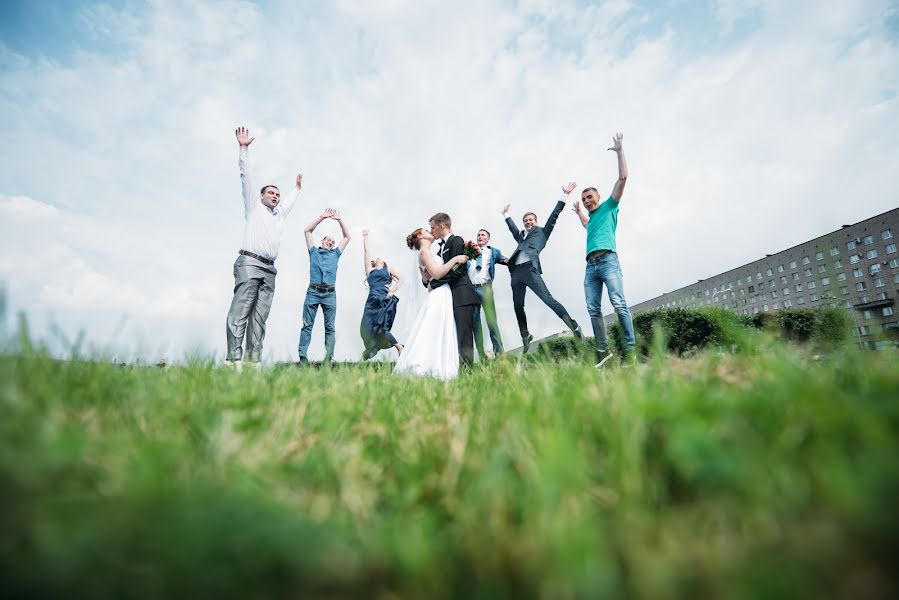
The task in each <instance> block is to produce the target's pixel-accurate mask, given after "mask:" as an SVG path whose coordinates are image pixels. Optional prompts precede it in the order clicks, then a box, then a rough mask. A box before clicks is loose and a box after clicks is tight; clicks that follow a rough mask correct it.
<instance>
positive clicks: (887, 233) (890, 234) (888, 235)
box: [880, 229, 893, 240]
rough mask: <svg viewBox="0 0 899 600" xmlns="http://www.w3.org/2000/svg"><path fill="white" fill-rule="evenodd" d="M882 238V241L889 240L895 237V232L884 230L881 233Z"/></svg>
mask: <svg viewBox="0 0 899 600" xmlns="http://www.w3.org/2000/svg"><path fill="white" fill-rule="evenodd" d="M880 237H881V239H884V240H888V239H890V238H891V237H893V232H892V231H891V230H889V229H884V230H883V231H881V232H880Z"/></svg>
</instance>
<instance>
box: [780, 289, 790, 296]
mask: <svg viewBox="0 0 899 600" xmlns="http://www.w3.org/2000/svg"><path fill="white" fill-rule="evenodd" d="M781 293H782V294H783V295H784V296H789V295H790V288H784V289H783V292H781Z"/></svg>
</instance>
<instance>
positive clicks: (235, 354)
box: [225, 254, 278, 362]
mask: <svg viewBox="0 0 899 600" xmlns="http://www.w3.org/2000/svg"><path fill="white" fill-rule="evenodd" d="M277 273H278V271H277V270H276V269H275V267H274V266H273V265H267V264H265V263H264V262H261V261H258V260H256V259H255V258H250V257H249V256H244V255H242V254H241V255H238V257H237V260H235V261H234V297H233V298H232V299H231V308H229V309H228V319H227V321H226V324H225V334H226V336H227V340H228V360H241V359H242V358H244V352H243V345H244V343H243V342H244V337H246V341H247V344H246V346H247V351H246V359H247V360H249V361H252V362H259V360H260V359H261V357H262V341H263V340H264V339H265V321H266V320H267V319H268V313H269V311H271V309H272V299H273V298H274V295H275V275H277Z"/></svg>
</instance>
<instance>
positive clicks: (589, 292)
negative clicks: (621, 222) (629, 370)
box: [584, 252, 636, 352]
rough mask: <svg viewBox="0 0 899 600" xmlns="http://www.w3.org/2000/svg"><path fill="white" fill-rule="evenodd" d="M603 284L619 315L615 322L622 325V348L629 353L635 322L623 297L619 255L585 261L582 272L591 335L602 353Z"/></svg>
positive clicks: (604, 342) (606, 345)
mask: <svg viewBox="0 0 899 600" xmlns="http://www.w3.org/2000/svg"><path fill="white" fill-rule="evenodd" d="M603 284H605V286H606V288H608V290H609V301H610V302H611V303H612V307H613V308H614V309H615V312H616V313H617V314H618V324H619V325H620V326H621V334H622V335H623V336H624V351H625V352H632V351H633V349H634V346H635V345H636V344H635V340H634V321H633V319H632V318H631V311H630V309H628V307H627V301H625V299H624V283H623V281H622V276H621V265H620V264H619V263H618V254H617V253H615V252H606V253H605V254H603V255H602V256H600V257H599V258H596V259H593V260H592V261H590V262H588V263H587V269H586V272H585V273H584V294H585V295H586V296H587V313H588V314H589V315H590V322H591V323H593V338H594V340H595V342H596V349H597V350H598V351H600V352H604V351H606V350H608V349H609V338H608V336H607V335H606V324H605V322H604V321H603V320H602V286H603Z"/></svg>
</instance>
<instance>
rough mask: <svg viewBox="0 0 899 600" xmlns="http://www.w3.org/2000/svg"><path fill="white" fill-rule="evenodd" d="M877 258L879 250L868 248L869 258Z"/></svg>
mask: <svg viewBox="0 0 899 600" xmlns="http://www.w3.org/2000/svg"><path fill="white" fill-rule="evenodd" d="M872 258H877V250H868V260H871V259H872Z"/></svg>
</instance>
